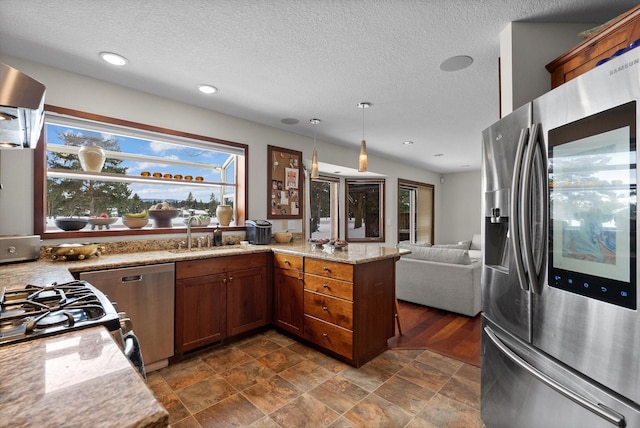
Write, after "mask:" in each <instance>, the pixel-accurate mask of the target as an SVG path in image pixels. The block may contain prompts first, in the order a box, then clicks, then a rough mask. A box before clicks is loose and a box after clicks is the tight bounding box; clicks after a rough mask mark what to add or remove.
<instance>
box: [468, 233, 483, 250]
mask: <svg viewBox="0 0 640 428" xmlns="http://www.w3.org/2000/svg"><path fill="white" fill-rule="evenodd" d="M469 249H470V250H482V235H480V234H479V233H474V234H473V238H472V239H471V246H469Z"/></svg>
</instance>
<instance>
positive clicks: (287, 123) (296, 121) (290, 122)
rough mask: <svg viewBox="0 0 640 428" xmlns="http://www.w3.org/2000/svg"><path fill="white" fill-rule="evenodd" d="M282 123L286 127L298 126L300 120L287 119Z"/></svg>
mask: <svg viewBox="0 0 640 428" xmlns="http://www.w3.org/2000/svg"><path fill="white" fill-rule="evenodd" d="M280 122H282V123H284V124H285V125H297V124H298V123H300V121H299V120H298V119H295V118H293V117H285V118H284V119H282V120H280Z"/></svg>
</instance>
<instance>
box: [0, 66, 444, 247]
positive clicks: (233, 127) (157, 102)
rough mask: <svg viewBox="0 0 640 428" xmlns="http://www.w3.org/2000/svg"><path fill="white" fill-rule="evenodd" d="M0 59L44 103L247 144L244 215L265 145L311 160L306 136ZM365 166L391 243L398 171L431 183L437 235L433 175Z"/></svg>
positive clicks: (375, 163) (256, 189)
mask: <svg viewBox="0 0 640 428" xmlns="http://www.w3.org/2000/svg"><path fill="white" fill-rule="evenodd" d="M0 61H1V62H4V63H6V64H8V65H10V66H12V67H14V68H17V69H18V70H20V71H22V72H24V73H26V74H28V75H29V76H31V77H33V78H34V79H36V80H39V81H40V82H42V83H43V84H44V85H45V86H46V88H47V92H46V98H45V102H46V103H47V104H51V105H56V106H60V107H66V108H70V109H75V110H81V111H85V112H89V113H95V114H100V115H105V116H111V117H115V118H120V119H125V120H129V121H133V122H140V123H145V124H149V125H154V126H160V127H164V128H170V129H175V130H178V131H184V132H189V133H193V134H199V135H205V136H209V137H215V138H220V139H223V140H229V141H235V142H238V143H243V144H247V145H248V146H249V183H248V192H249V207H248V217H249V218H253V219H264V218H266V215H267V192H266V185H265V179H266V177H267V171H266V168H267V162H265V159H266V157H267V145H273V146H278V147H284V148H289V149H293V150H299V151H301V152H302V153H303V158H304V160H305V163H306V164H309V162H310V159H311V153H312V151H313V139H311V138H305V137H301V136H299V135H296V134H292V133H289V132H285V131H281V130H278V129H275V128H271V127H268V126H265V125H260V124H257V123H253V122H249V121H246V120H242V119H238V118H234V117H230V116H226V115H223V114H219V113H215V112H212V111H209V110H205V109H202V108H198V107H194V106H191V105H187V104H182V103H178V102H175V101H172V100H169V99H165V98H162V97H158V96H155V95H150V94H147V93H143V92H139V91H136V90H133V89H129V88H125V87H122V86H118V85H114V84H111V83H107V82H104V81H100V80H96V79H92V78H89V77H86V76H82V75H78V74H74V73H69V72H66V71H63V70H59V69H55V68H51V67H47V66H44V65H41V64H37V63H33V62H30V61H25V60H21V59H18V58H14V57H9V56H1V55H0ZM317 149H318V155H319V157H320V159H321V161H322V162H327V163H332V164H335V165H344V160H345V159H353V165H344V166H349V167H355V165H357V163H356V162H357V157H358V151H356V150H349V149H346V148H344V147H340V146H336V145H333V144H329V143H324V142H322V141H318V142H317ZM2 156H3V165H4V164H5V163H7V162H9V163H11V161H12V159H11V158H14V157H17V156H18V155H16V154H15V153H12V152H8V151H4V152H3V154H2ZM22 156H24V155H22ZM369 170H370V171H372V172H376V173H380V174H383V175H384V176H385V177H386V178H387V179H386V197H385V206H386V219H387V221H386V230H385V237H386V242H387V243H388V244H394V243H395V242H396V238H397V209H396V206H397V205H396V200H397V186H398V183H397V179H398V174H399V172H400V171H401V174H402V175H401V178H404V179H407V180H414V181H420V182H424V183H431V184H434V185H435V186H436V193H435V194H436V201H435V204H436V210H437V212H436V231H435V232H436V239H438V223H437V218H439V217H440V215H439V211H440V209H439V208H438V207H440V196H439V195H440V194H441V193H442V192H441V191H440V189H439V187H440V182H439V177H440V176H439V174H435V173H433V172H430V171H426V170H422V169H418V168H415V167H411V166H408V165H404V164H400V163H397V162H394V161H390V160H387V159H381V158H376V157H375V156H373V155H370V156H369ZM13 173H15V175H16V178H17V181H15V182H14V181H12V185H13V183H16V184H15V185H20V189H21V191H20V192H17V194H18V199H17V200H16V201H15V207H16V209H17V211H18V212H20V213H21V215H24V216H25V217H27V218H31V217H32V216H33V196H32V194H33V184H32V182H31V184H30V185H29V181H28V180H22V179H21V177H22V178H29V177H32V176H33V173H32V166H28V167H27V171H26V173H25V169H24V168H21V169H18V170H16V171H13ZM3 175H4V173H3ZM31 180H32V179H31ZM18 183H19V184H18ZM25 183H26V186H25ZM6 185H7V183H6V182H5V186H6ZM29 186H30V187H29ZM3 205H4V203H3ZM3 220H4V218H3V217H0V223H3ZM280 226H281V222H279V221H278V222H274V231H275V230H280ZM302 226H303V225H302V222H301V221H299V220H296V221H289V222H288V228H289V230H291V231H294V232H299V231H302ZM29 228H30V230H22V229H23V227H22V226H21V230H18V229H16V228H15V227H11V231H3V232H2V234H14V233H32V232H33V228H32V227H31V226H29Z"/></svg>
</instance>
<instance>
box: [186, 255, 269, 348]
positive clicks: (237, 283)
mask: <svg viewBox="0 0 640 428" xmlns="http://www.w3.org/2000/svg"><path fill="white" fill-rule="evenodd" d="M267 263H268V258H267V253H263V254H249V255H241V256H227V257H216V258H211V259H199V260H188V261H181V262H176V322H175V348H176V354H182V353H184V352H186V351H189V350H192V349H196V348H199V347H201V346H204V345H208V344H210V343H214V342H217V341H219V340H222V339H224V338H226V337H229V336H234V335H236V334H240V333H244V332H246V331H249V330H252V329H254V328H258V327H261V326H264V325H266V324H267V322H268V311H267V307H268V293H267V290H268V288H269V286H270V280H269V276H268V272H269V269H268V264H267Z"/></svg>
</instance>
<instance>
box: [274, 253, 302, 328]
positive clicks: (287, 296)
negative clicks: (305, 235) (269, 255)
mask: <svg viewBox="0 0 640 428" xmlns="http://www.w3.org/2000/svg"><path fill="white" fill-rule="evenodd" d="M302 263H303V258H302V257H301V256H292V255H289V254H279V253H275V254H274V255H273V287H274V315H273V322H274V324H275V325H276V326H278V327H280V328H282V329H283V330H286V331H288V332H289V333H293V334H295V335H297V336H302V333H303V330H302V325H303V324H302V321H303V318H304V313H303V290H304V283H303V279H304V276H303V273H302Z"/></svg>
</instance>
